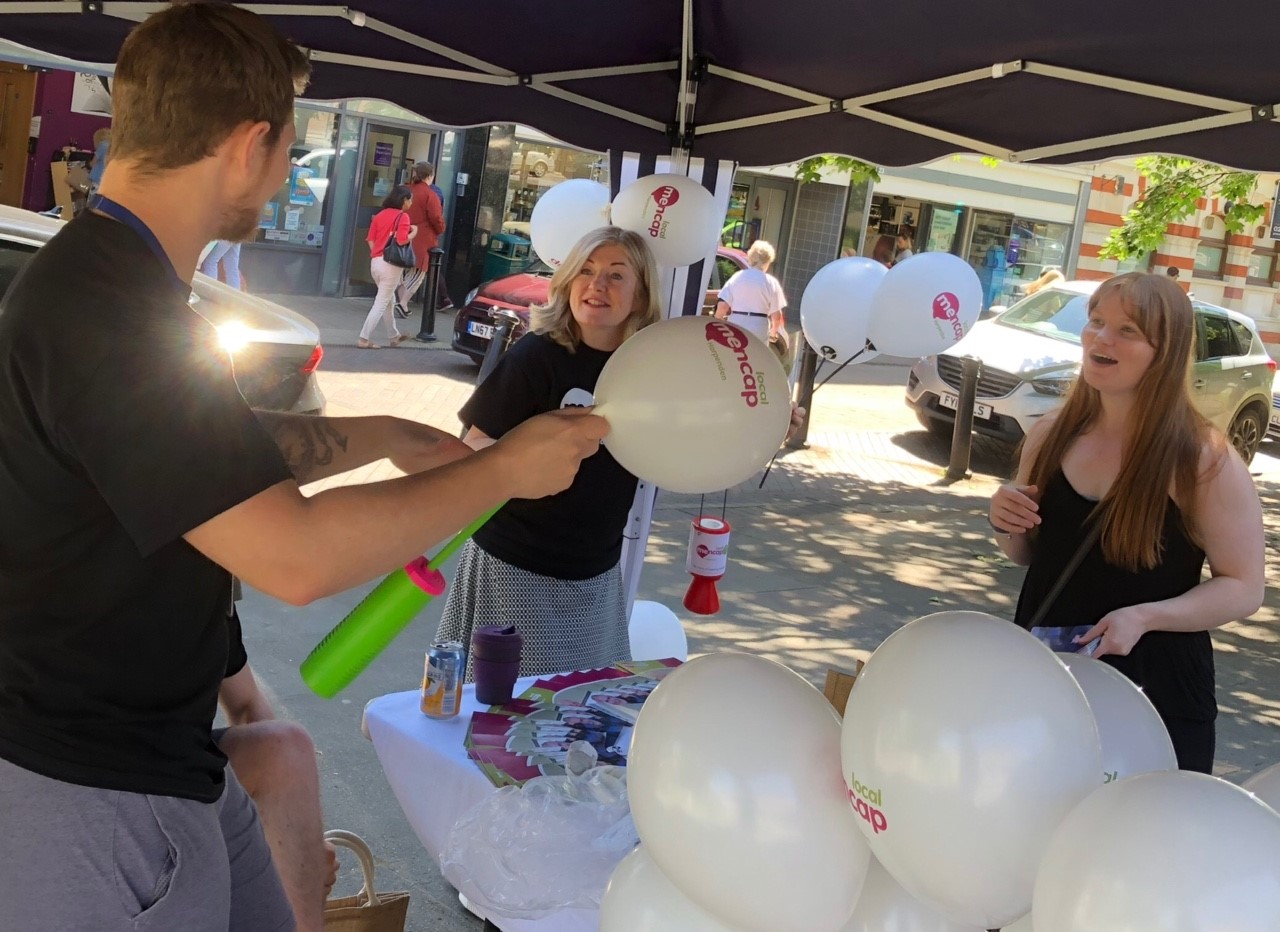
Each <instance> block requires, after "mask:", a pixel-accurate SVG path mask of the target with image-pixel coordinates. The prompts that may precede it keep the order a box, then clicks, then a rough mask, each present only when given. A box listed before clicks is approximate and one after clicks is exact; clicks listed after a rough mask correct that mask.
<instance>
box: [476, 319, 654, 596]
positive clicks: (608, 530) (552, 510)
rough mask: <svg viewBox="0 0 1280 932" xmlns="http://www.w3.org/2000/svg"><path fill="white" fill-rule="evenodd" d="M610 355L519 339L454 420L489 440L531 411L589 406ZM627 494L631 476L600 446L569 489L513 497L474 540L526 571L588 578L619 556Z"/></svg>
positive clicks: (533, 337) (536, 338)
mask: <svg viewBox="0 0 1280 932" xmlns="http://www.w3.org/2000/svg"><path fill="white" fill-rule="evenodd" d="M611 355H612V354H611V353H607V352H604V351H602V350H597V349H592V348H591V347H589V346H587V345H586V344H583V343H579V344H578V348H577V350H576V351H575V352H572V353H571V352H569V351H568V350H567V349H565V348H564V347H563V346H561V345H560V344H558V343H556V342H555V341H554V340H552V339H551V338H550V337H548V336H545V335H543V334H540V333H529V334H526V335H525V336H523V337H521V338H520V340H519V341H517V342H516V344H515V346H513V347H511V349H510V350H509V351H508V352H507V354H506V355H505V356H503V357H502V360H501V361H500V362H499V363H498V365H497V366H496V367H495V368H494V370H493V372H492V373H490V375H489V377H488V378H487V379H485V381H484V383H483V384H482V385H480V386H479V387H478V388H477V389H476V391H475V394H474V395H472V396H471V399H470V400H469V401H468V402H467V403H466V404H465V405H464V406H463V408H462V411H461V412H459V416H460V417H461V418H462V420H463V421H464V422H465V423H466V424H468V425H472V426H475V427H477V428H479V429H480V430H482V431H484V433H485V434H487V435H488V436H490V437H493V438H494V439H495V440H496V439H498V438H500V437H501V436H502V435H503V434H505V433H506V432H507V431H509V430H512V429H513V428H515V427H516V426H517V425H519V424H521V423H523V422H524V421H527V420H528V419H529V418H531V417H533V416H534V415H535V414H542V413H543V412H546V411H557V410H559V409H560V408H561V407H562V406H564V405H566V404H568V405H574V404H578V405H581V404H583V403H584V402H585V403H587V404H590V394H589V393H591V392H594V391H595V388H596V380H597V379H599V378H600V373H601V371H602V370H603V369H604V364H605V363H606V362H608V361H609V357H610V356H611ZM574 389H578V390H579V392H573V390H574ZM571 393H572V394H571ZM635 491H636V477H635V476H633V475H631V473H629V472H627V471H626V470H625V469H623V468H622V466H620V465H619V464H618V461H617V460H615V459H614V458H613V457H612V456H611V455H610V454H609V450H608V448H607V447H601V449H600V451H599V452H598V453H595V454H593V455H591V456H589V457H587V458H586V459H584V460H583V461H582V464H581V465H580V466H579V467H578V475H577V477H576V478H575V479H574V480H573V485H571V486H569V488H567V489H565V490H564V491H563V492H559V493H557V494H556V495H549V496H547V497H546V498H539V499H513V500H512V501H510V502H508V503H507V504H506V505H505V506H503V508H502V510H501V511H499V512H498V513H497V514H496V515H494V516H493V517H492V518H490V519H489V520H488V521H487V522H486V523H485V524H484V526H483V527H481V528H480V530H478V531H477V532H476V533H475V542H476V543H477V544H479V545H480V546H481V547H482V548H484V550H485V551H487V552H488V553H490V554H492V555H493V556H495V557H497V558H498V559H499V560H503V561H504V562H506V563H510V564H511V565H512V566H517V567H519V568H520V569H522V570H527V571H529V572H530V573H538V574H540V575H542V576H552V577H555V578H557V579H590V578H591V577H593V576H599V575H600V574H601V573H603V572H605V571H607V570H610V569H612V568H613V567H614V566H615V565H616V564H617V562H618V560H619V559H620V558H621V556H622V532H623V530H624V529H625V527H626V523H627V514H628V513H629V512H630V511H631V503H632V500H633V499H634V497H635Z"/></svg>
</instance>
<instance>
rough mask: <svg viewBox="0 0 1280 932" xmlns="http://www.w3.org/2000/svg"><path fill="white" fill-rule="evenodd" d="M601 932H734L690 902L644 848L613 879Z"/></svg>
mask: <svg viewBox="0 0 1280 932" xmlns="http://www.w3.org/2000/svg"><path fill="white" fill-rule="evenodd" d="M600 932H734V929H733V927H732V926H728V925H725V924H724V923H723V922H721V921H720V920H719V919H717V918H715V917H714V916H712V915H711V914H710V913H708V912H707V911H706V910H704V909H703V908H702V907H700V906H698V905H697V904H696V903H693V902H692V901H690V900H689V898H688V897H687V896H685V895H684V894H683V893H681V892H680V891H679V890H678V889H677V888H676V885H675V884H673V883H672V882H671V881H670V880H668V879H667V875H666V874H664V873H662V870H661V868H659V867H658V865H657V864H654V863H653V859H652V858H650V857H649V854H648V852H646V851H645V850H644V846H643V845H641V846H640V847H639V848H636V850H635V851H633V852H631V853H630V854H629V855H627V856H626V857H625V858H624V859H623V861H622V863H621V864H619V865H618V867H617V868H616V869H615V870H614V872H613V876H612V877H610V878H609V886H608V887H607V888H606V889H605V891H604V899H602V900H601V901H600Z"/></svg>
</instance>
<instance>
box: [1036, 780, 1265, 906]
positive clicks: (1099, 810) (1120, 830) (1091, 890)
mask: <svg viewBox="0 0 1280 932" xmlns="http://www.w3.org/2000/svg"><path fill="white" fill-rule="evenodd" d="M1032 912H1033V915H1034V916H1035V932H1085V930H1087V932H1130V930H1133V929H1144V930H1145V929H1153V930H1154V929H1183V930H1187V932H1200V930H1203V932H1210V930H1219V929H1221V930H1224V932H1225V930H1228V929H1229V930H1230V932H1264V930H1265V932H1275V930H1276V929H1277V928H1280V815H1277V814H1276V812H1275V811H1274V810H1272V809H1271V808H1269V807H1268V806H1266V805H1265V804H1264V803H1262V802H1260V801H1259V800H1258V799H1257V798H1255V797H1254V796H1251V795H1250V794H1249V793H1248V792H1246V791H1245V790H1243V789H1241V788H1240V787H1238V786H1233V785H1232V784H1230V783H1228V782H1226V781H1225V780H1220V779H1218V778H1217V777H1211V776H1209V775H1207V774H1202V773H1190V772H1188V771H1185V770H1175V771H1168V772H1160V773H1144V774H1139V775H1138V776H1136V777H1128V778H1127V779H1124V780H1120V781H1118V782H1116V783H1109V784H1107V785H1106V786H1104V787H1101V788H1100V789H1098V790H1096V791H1094V793H1093V794H1092V795H1090V796H1089V798H1088V799H1086V800H1085V801H1084V802H1082V803H1081V804H1080V805H1079V806H1077V807H1076V808H1075V809H1074V810H1073V811H1072V812H1071V814H1070V815H1068V816H1067V818H1066V819H1065V820H1064V821H1063V822H1062V824H1061V825H1060V826H1059V827H1058V830H1057V831H1056V832H1054V834H1053V839H1052V840H1051V841H1050V843H1049V846H1048V849H1047V850H1046V851H1045V854H1044V858H1043V860H1042V861H1041V863H1040V870H1039V873H1038V875H1037V877H1036V887H1035V907H1034V909H1033V910H1032Z"/></svg>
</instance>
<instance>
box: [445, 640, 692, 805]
mask: <svg viewBox="0 0 1280 932" xmlns="http://www.w3.org/2000/svg"><path fill="white" fill-rule="evenodd" d="M679 665H680V661H678V660H650V661H627V662H625V663H621V662H620V663H617V664H615V665H614V666H612V667H602V668H598V669H595V670H578V671H575V672H571V673H558V674H555V675H553V676H546V677H542V678H540V679H538V680H535V681H534V683H533V685H532V686H530V687H529V688H528V689H527V690H525V691H524V693H522V694H521V695H520V696H517V697H516V698H514V699H512V700H511V701H510V702H507V703H505V704H503V705H497V706H491V707H489V708H488V709H487V710H485V711H483V712H475V713H473V714H472V716H471V723H470V725H469V727H468V728H467V737H466V741H465V745H466V748H467V756H468V757H470V758H471V759H472V760H473V761H475V763H476V766H478V767H479V768H480V769H481V771H482V772H483V773H484V774H485V776H487V777H488V778H489V781H490V782H491V783H493V784H494V786H499V787H501V786H520V785H522V784H523V783H524V782H525V781H526V780H529V779H532V778H533V777H537V776H556V775H561V774H563V773H564V762H565V756H566V754H567V753H568V749H569V745H571V744H572V743H573V742H575V741H586V742H587V743H589V744H590V745H591V746H592V747H593V748H595V750H596V755H597V758H598V760H599V762H600V763H601V764H613V765H615V766H625V765H626V763H627V753H628V752H629V750H630V748H631V725H632V724H633V723H634V722H635V720H636V717H637V716H638V715H639V712H640V708H641V707H642V706H643V704H644V701H645V699H647V698H648V697H649V696H650V695H651V694H652V693H653V690H654V689H655V688H656V687H657V685H658V683H659V682H661V680H662V678H663V677H664V676H666V675H667V674H668V673H670V672H671V671H672V670H673V669H675V668H676V667H678V666H679Z"/></svg>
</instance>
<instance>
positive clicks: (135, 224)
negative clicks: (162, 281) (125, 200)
mask: <svg viewBox="0 0 1280 932" xmlns="http://www.w3.org/2000/svg"><path fill="white" fill-rule="evenodd" d="M89 209H90V210H96V211H98V213H102V214H106V215H107V216H108V217H110V218H111V219H112V220H118V221H119V222H120V223H123V224H124V225H125V226H127V227H129V229H131V230H133V232H135V233H137V234H138V235H139V236H141V237H142V240H143V242H145V243H146V244H147V246H148V247H149V248H150V249H151V251H152V252H153V253H155V257H156V258H157V259H159V260H160V264H161V265H163V266H164V268H165V271H166V272H168V273H169V278H170V279H172V284H173V286H174V287H175V288H176V289H177V290H178V291H180V292H182V299H183V300H184V301H185V300H186V299H187V297H188V296H189V295H190V294H191V286H190V285H188V284H187V283H186V282H184V281H183V280H182V279H181V278H180V277H179V276H178V270H177V269H175V268H174V267H173V262H172V261H171V260H170V259H169V254H168V253H167V252H165V251H164V247H163V246H161V245H160V240H158V239H156V235H155V234H154V233H152V232H151V227H149V226H147V225H146V224H145V223H143V222H142V219H141V218H140V217H139V216H138V215H137V214H135V213H134V212H133V211H131V210H130V209H129V208H128V207H125V206H124V205H123V204H118V203H116V202H115V201H113V200H111V198H109V197H103V196H102V195H101V194H95V195H94V196H93V197H91V198H90V199H89Z"/></svg>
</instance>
